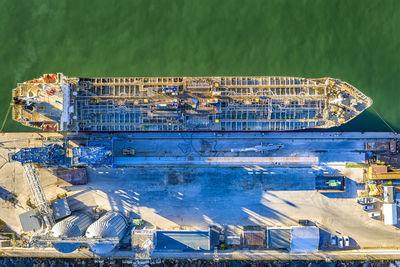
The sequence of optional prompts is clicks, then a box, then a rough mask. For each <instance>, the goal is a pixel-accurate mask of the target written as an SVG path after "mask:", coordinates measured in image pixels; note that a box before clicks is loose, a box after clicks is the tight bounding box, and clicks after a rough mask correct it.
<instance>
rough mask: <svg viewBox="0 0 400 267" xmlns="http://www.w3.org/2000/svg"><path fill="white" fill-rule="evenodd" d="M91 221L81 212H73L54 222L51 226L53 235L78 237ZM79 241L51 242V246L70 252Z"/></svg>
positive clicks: (63, 251)
mask: <svg viewBox="0 0 400 267" xmlns="http://www.w3.org/2000/svg"><path fill="white" fill-rule="evenodd" d="M91 223H92V219H91V218H90V217H89V216H88V215H86V214H84V213H81V212H76V213H73V214H72V215H71V216H69V217H67V218H65V219H63V220H61V221H59V222H58V223H56V224H55V225H54V226H53V228H51V235H52V236H53V237H79V236H84V234H85V231H86V229H87V228H88V227H89V225H90V224H91ZM80 245H81V243H53V247H54V248H55V249H56V250H58V251H59V252H62V253H70V252H73V251H74V250H75V249H77V248H78V247H79V246H80Z"/></svg>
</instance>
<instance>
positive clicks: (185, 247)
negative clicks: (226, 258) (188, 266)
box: [154, 230, 211, 251]
mask: <svg viewBox="0 0 400 267" xmlns="http://www.w3.org/2000/svg"><path fill="white" fill-rule="evenodd" d="M154 249H155V250H178V251H194V250H210V249H211V242H210V231H209V230H208V231H157V232H156V239H155V244H154Z"/></svg>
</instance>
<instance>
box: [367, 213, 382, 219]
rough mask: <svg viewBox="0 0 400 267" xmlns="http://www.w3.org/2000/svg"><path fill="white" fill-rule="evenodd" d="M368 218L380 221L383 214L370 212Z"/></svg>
mask: <svg viewBox="0 0 400 267" xmlns="http://www.w3.org/2000/svg"><path fill="white" fill-rule="evenodd" d="M368 216H369V217H370V218H374V219H378V218H380V217H381V213H380V212H378V211H372V212H368Z"/></svg>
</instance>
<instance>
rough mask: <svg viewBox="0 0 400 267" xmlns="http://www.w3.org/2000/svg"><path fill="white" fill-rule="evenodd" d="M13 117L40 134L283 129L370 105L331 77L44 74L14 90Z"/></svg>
mask: <svg viewBox="0 0 400 267" xmlns="http://www.w3.org/2000/svg"><path fill="white" fill-rule="evenodd" d="M12 95H13V101H12V102H13V119H14V120H16V121H18V122H20V123H22V124H23V125H26V126H30V127H35V128H38V129H41V130H45V131H75V132H121V131H124V132H125V131H290V130H300V129H307V128H330V127H333V126H339V125H341V124H343V123H346V122H348V121H350V120H351V119H353V118H355V117H356V116H357V115H359V114H360V113H361V112H363V111H364V110H365V109H367V108H368V107H369V106H371V104H372V100H371V99H370V98H369V97H367V96H365V95H364V94H363V93H361V92H360V91H359V90H358V89H356V88H355V87H353V86H352V85H350V84H348V83H346V82H343V81H341V80H338V79H332V78H318V79H306V78H297V77H276V76H271V77H270V76H261V77H128V78H79V77H67V76H64V75H63V74H61V73H58V74H45V75H43V76H42V77H40V78H38V79H33V80H30V81H27V82H24V83H20V84H18V87H17V88H15V89H14V90H13V94H12Z"/></svg>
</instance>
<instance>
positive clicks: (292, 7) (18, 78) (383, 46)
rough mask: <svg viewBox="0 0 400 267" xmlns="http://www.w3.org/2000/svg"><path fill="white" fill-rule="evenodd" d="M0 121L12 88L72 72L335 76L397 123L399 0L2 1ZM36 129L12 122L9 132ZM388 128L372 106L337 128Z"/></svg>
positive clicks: (397, 125) (399, 112) (398, 126)
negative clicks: (37, 79) (47, 76)
mask: <svg viewBox="0 0 400 267" xmlns="http://www.w3.org/2000/svg"><path fill="white" fill-rule="evenodd" d="M0 10H2V11H3V12H2V14H1V16H0V41H1V43H0V45H1V46H0V47H1V49H0V60H1V62H0V76H1V81H2V83H1V86H0V93H1V105H0V123H1V122H2V121H3V118H4V117H5V115H6V112H7V109H8V106H9V103H10V100H11V89H12V88H14V87H15V86H16V84H17V83H18V82H23V81H26V80H30V79H33V78H36V77H39V76H41V75H42V74H43V73H56V72H63V73H64V74H65V75H68V76H86V77H91V76H176V75H177V76H192V75H194V76H206V75H213V76H219V75H282V76H299V77H310V78H318V77H326V76H329V77H334V78H339V79H342V80H344V81H347V82H349V83H350V84H352V85H354V86H356V87H357V88H359V89H360V90H361V91H362V92H363V93H365V94H366V95H368V96H369V97H371V98H372V99H373V100H374V104H373V108H374V109H375V110H376V112H378V113H379V114H381V116H382V117H383V118H384V120H386V121H387V122H388V123H389V124H390V125H391V127H392V128H394V130H396V131H398V130H400V1H399V0H380V1H377V0H314V1H308V0H290V1H289V0H271V1H267V0H265V1H258V0H247V1H244V0H240V1H239V0H174V1H172V0H171V1H166V0H129V1H128V0H118V1H113V0H98V1H82V0H79V1H75V0H68V1H64V0H58V1H53V0H52V1H38V0H26V1H23V0H18V1H11V0H0ZM27 130H29V131H32V129H30V128H26V127H23V126H21V125H19V124H18V123H16V122H13V121H12V120H11V116H8V119H7V121H6V123H5V127H4V131H27ZM339 130H344V131H389V130H390V129H389V128H388V127H387V126H386V125H385V124H384V123H383V122H382V120H381V119H379V118H378V117H377V115H376V113H375V111H373V110H372V109H369V110H368V111H366V112H364V113H363V114H362V115H360V116H359V117H357V118H356V119H354V120H353V121H351V122H350V123H348V124H346V125H345V126H343V127H340V129H339Z"/></svg>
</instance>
